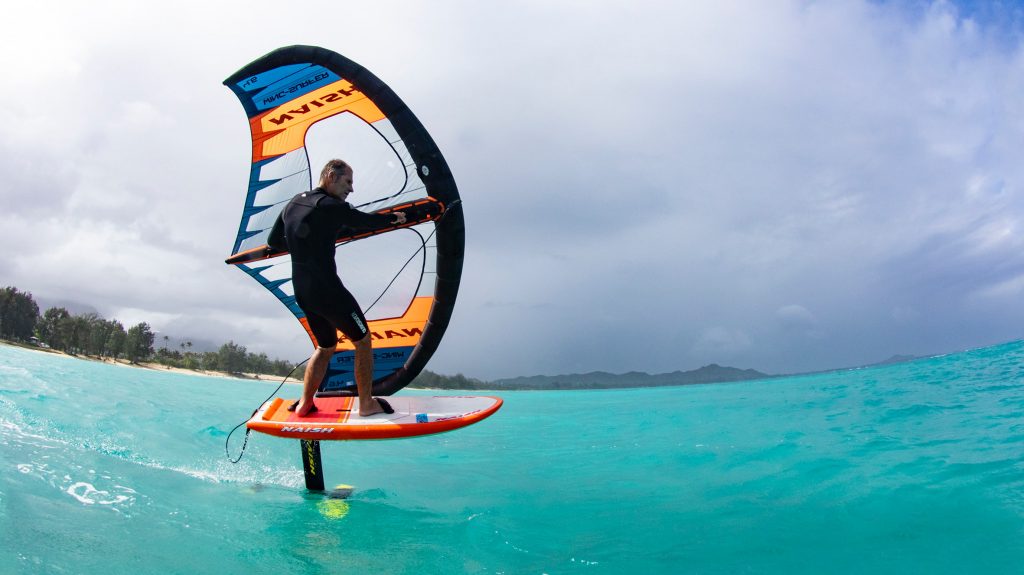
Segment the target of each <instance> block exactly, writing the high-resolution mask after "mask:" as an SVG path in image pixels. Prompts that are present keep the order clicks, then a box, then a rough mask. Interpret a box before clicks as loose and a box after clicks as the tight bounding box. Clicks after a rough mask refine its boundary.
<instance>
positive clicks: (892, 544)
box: [0, 342, 1024, 574]
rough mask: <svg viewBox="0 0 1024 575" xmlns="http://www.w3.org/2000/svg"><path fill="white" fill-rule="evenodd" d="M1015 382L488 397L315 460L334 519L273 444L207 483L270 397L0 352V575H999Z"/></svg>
mask: <svg viewBox="0 0 1024 575" xmlns="http://www.w3.org/2000/svg"><path fill="white" fill-rule="evenodd" d="M1022 381H1024V343H1022V342H1015V343H1010V344H1006V345H1002V346H998V347H992V348H987V349H981V350H975V351H970V352H965V353H960V354H954V355H948V356H944V357H937V358H931V359H926V360H919V361H916V362H913V363H908V364H901V365H895V366H888V367H879V368H872V369H862V370H854V371H845V372H837V373H830V374H822V375H813V376H803V377H793V378H786V379H777V380H767V381H756V382H746V383H736V384H719V385H704V386H689V387H677V388H660V389H642V390H615V391H576V392H506V393H503V394H502V396H503V397H504V398H505V406H504V407H503V409H502V410H501V411H499V412H498V413H497V414H496V415H495V416H493V417H492V418H490V419H488V420H486V421H484V422H482V423H480V424H478V425H475V426H472V427H469V428H466V429H463V430H460V431H456V432H453V433H449V434H445V435H439V436H434V437H426V438H417V439H407V440H397V441H382V442H352V443H344V442H342V443H333V444H325V445H324V448H323V456H324V466H325V473H326V477H327V481H328V483H329V484H332V483H347V484H351V485H354V486H355V488H356V490H355V492H354V494H353V495H352V497H350V498H349V499H348V500H347V501H340V500H327V499H325V498H323V497H321V496H316V495H312V494H308V493H306V492H305V490H304V489H303V487H302V485H303V480H302V474H301V471H300V467H299V465H300V458H299V450H298V445H297V442H295V441H289V440H284V439H277V438H272V437H268V436H263V435H254V436H253V437H252V438H251V439H250V442H249V447H248V449H247V451H246V453H245V457H244V458H243V459H242V461H241V463H239V464H238V465H232V464H230V463H228V462H227V461H226V459H225V456H224V448H223V443H224V439H225V436H226V434H227V432H228V431H229V430H230V429H231V428H232V427H233V426H234V425H235V424H236V423H238V421H239V420H241V419H244V418H245V416H247V415H248V414H249V413H250V412H251V411H252V409H253V408H254V407H255V406H256V405H257V404H258V403H259V401H260V400H262V399H263V398H264V397H265V396H266V395H267V394H268V393H269V392H270V391H271V390H272V389H273V387H274V385H271V384H269V383H259V382H246V381H237V380H230V379H220V378H207V377H201V376H187V375H178V374H170V373H161V372H156V371H147V370H139V369H131V368H124V367H117V366H111V365H105V364H101V363H97V362H89V361H80V360H75V359H71V358H64V357H59V356H53V355H50V354H44V353H39V352H32V351H26V350H23V349H18V348H13V347H8V346H0V572H2V573H84V574H91V573H97V574H99V573H104V574H106V573H139V572H142V573H197V572H199V573H214V572H216V573H273V572H276V571H285V570H286V571H287V572H289V573H417V574H426V573H508V574H514V573H535V574H540V573H550V574H556V573H584V574H599V573H787V574H789V573H901V574H902V573H929V574H931V573H1020V572H1021V566H1022V565H1024V383H1022ZM295 390H296V388H295V387H290V389H289V390H288V391H289V392H290V393H289V395H294V394H295ZM403 393H410V392H403ZM235 438H236V439H240V435H238V434H236V436H235ZM240 445H241V442H240V441H239V442H234V443H233V445H232V452H233V454H237V450H238V448H239V447H240Z"/></svg>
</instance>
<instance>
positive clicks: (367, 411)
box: [359, 397, 384, 417]
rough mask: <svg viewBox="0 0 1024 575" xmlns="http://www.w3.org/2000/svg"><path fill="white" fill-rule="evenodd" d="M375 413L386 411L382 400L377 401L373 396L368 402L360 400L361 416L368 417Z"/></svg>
mask: <svg viewBox="0 0 1024 575" xmlns="http://www.w3.org/2000/svg"><path fill="white" fill-rule="evenodd" d="M375 413H384V408H383V407H382V406H381V404H380V402H379V401H377V398H376V397H371V398H370V401H368V402H366V403H364V402H362V401H360V402H359V417H367V416H369V415H373V414H375Z"/></svg>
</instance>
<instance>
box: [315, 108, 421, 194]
mask: <svg viewBox="0 0 1024 575" xmlns="http://www.w3.org/2000/svg"><path fill="white" fill-rule="evenodd" d="M382 122H384V123H386V124H389V123H387V122H386V120H385V121H380V122H376V123H375V124H373V125H371V124H368V123H366V122H364V121H363V120H362V119H361V118H359V117H358V116H356V115H354V114H352V113H350V112H343V113H341V114H338V115H336V116H331V117H330V118H327V119H325V120H321V121H319V122H317V123H316V124H313V125H312V126H311V127H310V129H309V131H308V132H307V133H306V151H307V153H308V154H309V165H310V168H311V170H312V175H313V180H314V181H318V180H319V177H320V170H321V169H323V167H324V164H326V163H327V162H328V161H329V160H331V159H334V158H338V159H341V160H344V161H346V162H348V164H349V165H350V166H352V171H353V173H354V176H353V189H354V191H353V193H352V196H350V197H349V200H348V201H349V202H350V203H352V204H353V205H360V204H365V203H366V202H371V201H374V200H378V199H381V198H391V197H396V196H407V195H408V190H409V181H410V180H409V173H408V171H407V168H406V165H405V162H404V161H403V158H402V156H401V154H400V152H399V150H397V149H396V147H395V146H394V145H393V144H392V143H391V142H389V141H388V139H387V137H385V136H384V135H383V134H382V133H381V132H379V131H378V130H377V129H376V128H375V127H374V126H375V125H376V124H381V123H382ZM398 145H399V147H400V148H401V150H402V151H403V152H404V151H405V147H404V146H402V145H401V143H400V142H399V143H398ZM406 154H407V152H406ZM413 172H414V173H415V169H413ZM415 182H416V183H419V178H415ZM422 195H423V193H422V191H421V192H420V193H419V196H420V197H422ZM406 201H407V200H406ZM393 203H395V202H389V203H388V204H387V205H392V204H393ZM381 207H384V206H383V205H381V206H374V207H372V208H369V209H367V208H364V209H365V210H366V211H372V210H375V209H380V208H381Z"/></svg>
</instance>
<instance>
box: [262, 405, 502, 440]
mask: <svg viewBox="0 0 1024 575" xmlns="http://www.w3.org/2000/svg"><path fill="white" fill-rule="evenodd" d="M385 400H386V401H387V402H388V403H390V404H391V407H392V408H394V410H395V412H394V413H391V414H387V413H377V414H374V415H371V416H368V417H360V416H359V412H358V403H357V398H355V397H318V398H316V400H315V401H316V407H317V411H316V412H315V413H311V414H309V415H307V416H306V417H299V416H298V415H296V414H295V412H293V411H288V406H290V405H291V404H292V403H294V402H295V400H294V399H284V398H280V397H277V398H274V399H273V400H271V401H268V402H266V403H264V404H263V405H262V406H260V408H259V409H258V410H256V413H254V414H253V416H252V418H251V419H249V421H248V422H247V423H246V427H248V428H249V429H251V430H253V431H259V432H260V433H266V434H269V435H275V436H277V437H287V438H291V439H315V440H320V441H329V440H343V439H397V438H401V437H415V436H418V435H431V434H434V433H443V432H445V431H451V430H453V429H458V428H460V427H465V426H467V425H472V424H474V423H476V422H478V421H481V420H483V419H485V418H487V417H489V416H490V415H491V414H493V413H494V412H495V411H498V409H499V408H500V407H501V404H502V400H501V398H498V397H488V396H409V397H387V398H385Z"/></svg>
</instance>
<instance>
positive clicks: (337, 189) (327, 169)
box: [320, 160, 353, 201]
mask: <svg viewBox="0 0 1024 575" xmlns="http://www.w3.org/2000/svg"><path fill="white" fill-rule="evenodd" d="M352 175H353V174H352V167H351V166H349V165H348V164H346V163H345V162H344V161H342V160H331V161H329V162H327V164H326V165H325V166H324V169H323V170H321V172H320V187H321V188H323V189H324V191H326V192H327V193H328V194H330V195H332V196H334V197H336V198H338V199H339V200H342V201H344V200H345V198H347V197H348V195H349V194H351V193H352Z"/></svg>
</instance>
